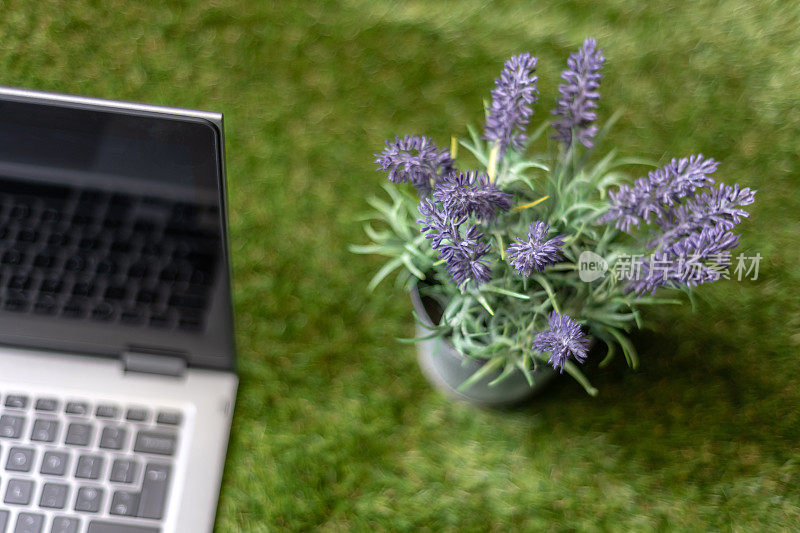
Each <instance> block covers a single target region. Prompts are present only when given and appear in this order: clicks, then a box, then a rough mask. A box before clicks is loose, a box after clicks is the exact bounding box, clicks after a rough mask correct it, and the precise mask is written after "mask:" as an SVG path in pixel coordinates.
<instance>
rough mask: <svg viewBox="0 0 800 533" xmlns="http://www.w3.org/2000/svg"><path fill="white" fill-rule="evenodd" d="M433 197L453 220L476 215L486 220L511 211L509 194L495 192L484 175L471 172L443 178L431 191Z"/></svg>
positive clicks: (492, 185) (498, 190) (495, 189)
mask: <svg viewBox="0 0 800 533" xmlns="http://www.w3.org/2000/svg"><path fill="white" fill-rule="evenodd" d="M433 197H434V198H436V200H437V201H439V202H441V203H442V205H443V206H444V211H445V212H446V213H447V214H448V215H449V216H450V217H451V218H453V219H458V218H461V217H466V216H475V217H477V218H479V219H481V220H485V221H488V220H493V219H494V218H495V216H497V211H508V210H509V209H511V195H510V194H508V193H506V192H503V191H501V190H500V189H498V188H497V187H496V186H495V185H494V184H493V183H491V182H490V181H489V178H488V176H487V175H486V174H485V173H483V172H477V171H474V170H473V171H469V172H461V173H459V174H458V175H456V174H455V173H453V174H450V175H449V176H446V177H445V178H444V180H442V182H441V183H439V184H438V185H437V186H436V188H435V189H434V190H433Z"/></svg>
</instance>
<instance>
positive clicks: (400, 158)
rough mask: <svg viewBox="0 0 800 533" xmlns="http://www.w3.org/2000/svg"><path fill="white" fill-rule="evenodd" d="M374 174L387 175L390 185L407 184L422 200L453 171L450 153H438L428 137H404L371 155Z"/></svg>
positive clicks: (444, 150)
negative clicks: (375, 167) (376, 167)
mask: <svg viewBox="0 0 800 533" xmlns="http://www.w3.org/2000/svg"><path fill="white" fill-rule="evenodd" d="M375 157H376V158H377V159H375V163H376V164H377V165H378V170H383V171H387V172H388V173H389V181H391V182H393V183H403V182H410V183H411V184H412V185H414V187H416V188H417V190H418V191H419V193H420V194H421V195H423V196H425V195H427V194H429V193H430V191H431V189H433V187H434V185H435V184H436V183H438V182H439V181H441V179H442V178H443V177H444V176H446V175H447V174H449V173H450V172H452V171H453V167H454V164H455V161H453V158H452V157H450V151H449V150H447V149H441V150H440V149H439V148H438V147H437V146H436V143H435V142H433V140H432V139H431V138H430V137H425V136H415V135H406V136H405V137H403V138H402V139H401V138H400V137H395V139H394V142H391V141H388V140H387V141H386V148H384V149H383V152H381V153H380V154H375Z"/></svg>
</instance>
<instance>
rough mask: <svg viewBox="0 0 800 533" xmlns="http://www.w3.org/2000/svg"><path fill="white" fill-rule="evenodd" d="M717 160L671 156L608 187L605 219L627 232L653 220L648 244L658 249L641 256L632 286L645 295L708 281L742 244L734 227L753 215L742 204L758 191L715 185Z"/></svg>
mask: <svg viewBox="0 0 800 533" xmlns="http://www.w3.org/2000/svg"><path fill="white" fill-rule="evenodd" d="M718 165H719V163H717V162H716V161H714V160H713V159H710V158H709V159H706V158H704V157H703V156H702V155H693V156H691V157H688V158H682V159H673V160H672V161H671V162H670V163H669V164H668V165H666V166H665V167H663V168H660V169H658V170H654V171H652V172H650V173H649V174H648V176H647V177H646V178H639V179H638V180H636V182H635V183H634V184H633V186H632V187H631V186H628V185H623V186H621V187H619V189H618V190H617V191H610V192H609V199H610V206H609V210H608V212H607V213H606V214H605V215H604V216H603V217H602V218H601V219H600V220H601V221H602V222H614V225H615V226H616V227H617V228H618V229H621V230H623V231H626V232H630V231H631V229H632V228H633V227H639V226H640V225H641V224H642V223H645V224H649V223H650V222H651V221H652V222H654V223H655V228H654V229H653V238H652V239H651V240H650V242H649V243H648V245H647V246H648V248H652V249H654V250H655V252H654V253H653V255H652V256H651V257H650V258H648V259H645V260H643V261H642V263H641V265H640V272H639V275H638V276H637V279H634V280H632V281H631V282H630V284H629V285H628V287H627V288H628V290H630V291H633V292H635V293H636V294H638V295H642V294H645V293H652V292H654V291H655V290H656V289H657V288H658V287H681V286H695V285H699V284H701V283H708V282H712V281H716V280H718V279H719V278H720V272H721V270H722V269H724V268H726V267H727V266H729V265H730V250H732V249H733V248H735V247H736V246H737V245H738V243H739V238H738V237H737V236H736V235H734V234H733V233H731V230H732V229H733V228H734V227H735V226H736V225H737V224H739V223H740V222H741V221H742V219H743V218H745V217H748V216H749V215H748V213H747V211H745V210H744V209H742V207H744V206H746V205H750V204H752V203H753V201H754V200H755V193H756V191H754V190H752V189H750V188H747V187H745V188H740V187H739V186H738V185H733V186H730V185H725V184H724V183H721V184H718V185H717V184H716V183H715V182H714V179H713V178H711V177H710V174H712V173H713V172H714V171H715V170H716V169H717V167H718Z"/></svg>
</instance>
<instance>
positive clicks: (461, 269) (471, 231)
mask: <svg viewBox="0 0 800 533" xmlns="http://www.w3.org/2000/svg"><path fill="white" fill-rule="evenodd" d="M458 237H459V238H458V240H457V241H456V242H454V243H453V244H452V245H450V246H444V247H442V248H440V249H439V257H440V258H442V259H444V260H445V264H446V267H447V272H448V273H449V274H450V277H451V278H453V281H455V282H456V284H457V285H459V286H461V285H463V284H464V283H466V282H467V281H468V280H470V279H471V280H472V281H473V282H474V283H475V286H476V287H479V286H481V285H482V284H484V283H486V282H487V281H489V280H490V279H491V276H492V271H491V269H490V268H489V265H488V264H487V261H486V259H484V258H483V256H485V255H486V253H487V252H488V251H489V245H488V244H487V243H485V242H484V241H482V240H481V239H483V233H480V232H479V231H478V228H477V227H476V226H469V227H467V230H466V231H465V232H464V234H463V235H460V234H459V236H458Z"/></svg>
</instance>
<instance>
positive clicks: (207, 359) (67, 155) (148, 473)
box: [0, 88, 238, 533]
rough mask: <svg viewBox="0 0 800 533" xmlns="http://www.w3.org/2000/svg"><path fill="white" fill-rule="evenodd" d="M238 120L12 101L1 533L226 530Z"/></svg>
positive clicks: (4, 266)
mask: <svg viewBox="0 0 800 533" xmlns="http://www.w3.org/2000/svg"><path fill="white" fill-rule="evenodd" d="M234 363H235V353H234V343H233V313H232V304H231V289H230V268H229V261H228V251H227V238H226V210H225V164H224V152H223V127H222V115H221V114H217V113H209V112H202V111H190V110H183V109H171V108H164V107H155V106H148V105H139V104H128V103H121V102H112V101H105V100H97V99H90V98H79V97H72V96H63V95H55V94H46V93H39V92H31V91H24V90H17V89H9V88H0V532H25V533H28V532H35V533H38V532H53V533H83V532H88V533H155V532H165V533H166V532H191V533H198V532H205V531H211V530H212V529H213V525H214V516H215V511H216V507H217V500H218V496H219V486H220V480H221V476H222V469H223V465H224V461H225V453H226V448H227V442H228V434H229V431H230V423H231V416H232V411H233V405H234V399H235V395H236V388H237V383H238V380H237V376H236V372H235V365H234Z"/></svg>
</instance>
